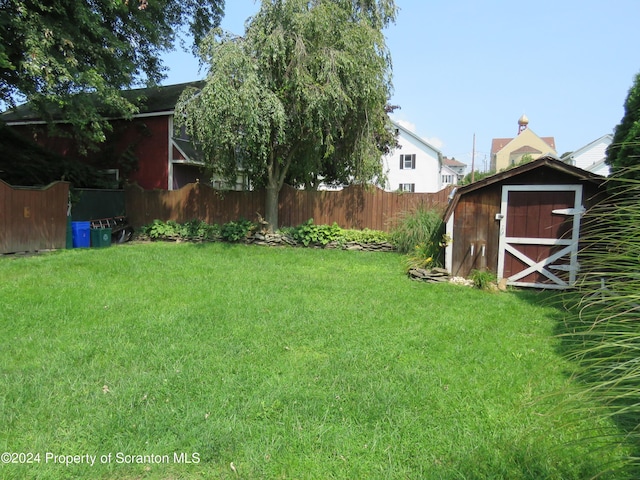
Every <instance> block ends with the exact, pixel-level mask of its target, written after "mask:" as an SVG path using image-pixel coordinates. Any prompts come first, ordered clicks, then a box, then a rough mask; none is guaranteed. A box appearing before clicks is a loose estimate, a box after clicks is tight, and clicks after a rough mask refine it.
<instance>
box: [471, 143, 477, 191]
mask: <svg viewBox="0 0 640 480" xmlns="http://www.w3.org/2000/svg"><path fill="white" fill-rule="evenodd" d="M475 179H476V134H475V133H474V134H473V148H472V149H471V183H473V182H474V181H475Z"/></svg>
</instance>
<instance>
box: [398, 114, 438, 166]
mask: <svg viewBox="0 0 640 480" xmlns="http://www.w3.org/2000/svg"><path fill="white" fill-rule="evenodd" d="M391 123H393V125H394V126H395V127H396V128H397V129H398V130H402V132H403V133H404V134H406V135H407V136H409V137H411V138H413V139H414V140H416V141H418V142H420V143H422V144H423V145H424V146H426V147H427V148H430V149H431V150H433V151H434V152H436V153H437V155H438V158H442V152H441V151H440V150H438V149H437V148H436V147H434V146H433V145H431V144H430V143H429V142H427V141H426V140H425V139H424V138H421V137H419V136H418V135H417V134H416V133H415V132H412V131H411V130H409V129H408V128H406V127H403V126H402V125H401V124H400V123H398V122H396V121H395V120H391Z"/></svg>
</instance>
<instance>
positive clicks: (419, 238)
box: [390, 206, 445, 267]
mask: <svg viewBox="0 0 640 480" xmlns="http://www.w3.org/2000/svg"><path fill="white" fill-rule="evenodd" d="M444 232H445V225H444V222H443V220H442V210H440V209H435V208H426V207H423V206H419V207H418V208H417V209H416V210H414V211H411V212H403V213H402V214H400V216H399V217H398V218H397V223H396V225H395V226H394V228H393V229H392V230H391V235H390V237H391V242H392V243H393V244H394V246H395V247H396V249H397V250H398V252H400V253H405V254H408V255H409V264H410V266H419V267H430V266H442V264H443V259H444V256H443V246H444V241H445V239H444Z"/></svg>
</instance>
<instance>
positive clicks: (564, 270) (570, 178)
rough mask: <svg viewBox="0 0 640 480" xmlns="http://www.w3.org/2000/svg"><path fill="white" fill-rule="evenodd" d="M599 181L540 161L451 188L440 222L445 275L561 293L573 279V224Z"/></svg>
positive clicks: (575, 270) (556, 162)
mask: <svg viewBox="0 0 640 480" xmlns="http://www.w3.org/2000/svg"><path fill="white" fill-rule="evenodd" d="M604 181H605V178H604V177H601V176H599V175H596V174H594V173H591V172H588V171H586V170H583V169H581V168H577V167H574V166H572V165H568V164H566V163H564V162H562V161H560V160H558V159H556V158H554V157H542V158H539V159H537V160H535V161H533V162H530V163H527V164H524V165H521V166H519V167H516V168H513V169H510V170H507V171H504V172H500V173H498V174H496V175H492V176H490V177H487V178H484V179H482V180H480V181H477V182H475V183H472V184H470V185H465V186H463V187H460V188H458V189H457V190H456V191H455V193H454V194H453V197H452V199H451V201H450V203H449V206H448V207H447V210H446V212H445V216H444V220H445V223H446V233H447V235H448V236H449V237H450V239H451V242H450V243H449V245H448V246H447V247H446V253H445V264H446V268H447V270H448V271H449V272H450V273H451V275H453V276H461V277H468V276H469V275H470V273H471V272H472V271H473V270H483V269H486V270H489V271H492V272H493V273H495V274H496V276H497V277H498V279H499V280H500V279H503V278H504V279H506V283H507V285H514V286H525V287H537V288H554V289H563V288H568V287H571V286H572V285H574V284H575V281H576V275H577V273H578V268H579V263H578V242H579V238H580V219H581V216H582V214H583V213H584V212H585V210H586V209H587V208H589V206H591V205H592V204H593V203H594V202H595V201H597V197H598V196H599V195H602V194H604V189H603V188H602V184H603V182H604Z"/></svg>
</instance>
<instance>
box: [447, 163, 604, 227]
mask: <svg viewBox="0 0 640 480" xmlns="http://www.w3.org/2000/svg"><path fill="white" fill-rule="evenodd" d="M542 167H547V168H551V169H553V170H556V171H558V172H563V173H565V174H568V175H571V176H572V177H574V178H575V179H576V181H587V182H591V183H594V184H597V185H600V184H602V183H603V182H604V181H605V180H606V178H605V177H603V176H601V175H597V174H595V173H592V172H589V171H587V170H584V169H582V168H578V167H575V166H573V165H569V164H567V163H564V162H563V161H561V160H559V159H557V158H554V157H552V156H544V157H540V158H538V159H537V160H534V161H532V162H529V163H525V164H524V165H520V166H517V167H515V168H511V169H509V170H504V171H502V172H499V173H496V174H495V175H491V176H490V177H485V178H483V179H482V180H478V181H477V182H474V183H470V184H469V185H464V186H462V187H459V188H457V189H456V191H455V192H454V195H453V198H452V199H451V201H450V202H449V205H448V206H447V209H446V210H445V213H444V220H445V222H446V221H447V220H448V219H449V217H450V216H451V214H452V213H453V211H454V210H455V208H456V205H457V204H458V202H459V200H460V197H461V196H462V195H466V194H468V193H470V192H473V191H475V190H478V189H481V188H485V187H487V186H489V185H494V184H496V183H500V182H504V181H507V180H514V179H515V178H516V177H518V176H519V175H522V174H524V173H527V172H530V171H532V170H535V169H538V168H542Z"/></svg>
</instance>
